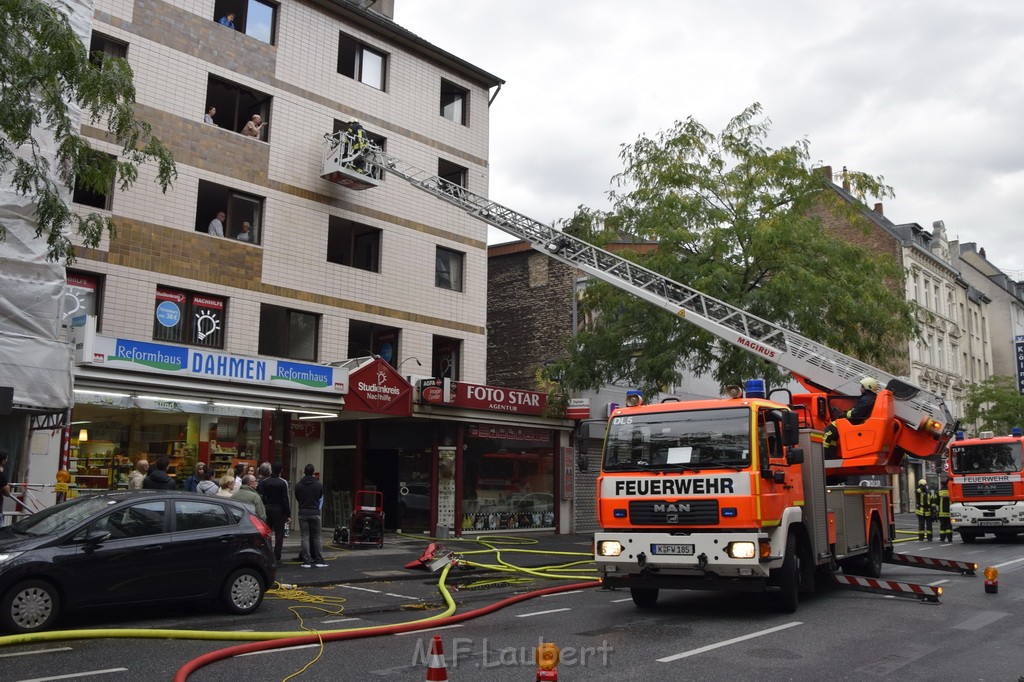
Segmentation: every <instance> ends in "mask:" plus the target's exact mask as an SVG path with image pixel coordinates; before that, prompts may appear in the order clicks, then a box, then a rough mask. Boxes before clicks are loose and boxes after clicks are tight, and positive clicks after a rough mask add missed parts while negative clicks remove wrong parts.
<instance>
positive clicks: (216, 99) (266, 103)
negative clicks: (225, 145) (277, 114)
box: [200, 76, 274, 142]
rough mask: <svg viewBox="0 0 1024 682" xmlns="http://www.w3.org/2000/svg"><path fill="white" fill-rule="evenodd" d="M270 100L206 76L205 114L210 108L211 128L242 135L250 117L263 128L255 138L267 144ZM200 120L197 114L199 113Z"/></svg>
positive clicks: (247, 89)
mask: <svg viewBox="0 0 1024 682" xmlns="http://www.w3.org/2000/svg"><path fill="white" fill-rule="evenodd" d="M273 99H274V98H273V97H271V96H270V95H267V94H265V93H262V92H259V91H257V90H253V89H251V88H247V87H244V86H241V85H238V84H237V83H232V82H230V81H226V80H222V79H220V78H217V77H216V76H209V77H208V78H207V81H206V111H209V109H210V107H214V108H215V109H216V110H217V113H215V114H213V123H214V125H216V126H218V127H221V128H226V129H228V130H233V131H235V132H236V133H240V132H242V128H244V127H245V124H246V123H248V122H249V121H250V120H252V117H253V116H259V117H260V120H261V121H262V122H264V123H266V124H267V125H265V126H263V129H262V130H261V131H260V136H259V138H258V139H260V140H263V141H264V142H270V125H269V124H270V104H271V102H272V101H273ZM200 117H201V114H200Z"/></svg>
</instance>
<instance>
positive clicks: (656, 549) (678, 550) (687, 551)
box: [651, 545, 693, 556]
mask: <svg viewBox="0 0 1024 682" xmlns="http://www.w3.org/2000/svg"><path fill="white" fill-rule="evenodd" d="M651 554H677V555H679V554H681V555H685V556H693V545H651Z"/></svg>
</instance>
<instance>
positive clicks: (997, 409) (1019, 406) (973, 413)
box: [964, 376, 1024, 436]
mask: <svg viewBox="0 0 1024 682" xmlns="http://www.w3.org/2000/svg"><path fill="white" fill-rule="evenodd" d="M964 421H965V422H966V423H968V424H978V425H979V427H980V430H982V431H994V432H996V433H997V434H1000V435H1006V434H1008V433H1010V429H1011V428H1013V427H1014V426H1019V427H1021V428H1024V395H1022V394H1021V392H1020V389H1019V388H1018V387H1017V379H1016V377H1009V376H995V377H989V378H988V379H985V380H984V381H982V382H981V383H980V384H970V385H968V387H967V397H966V404H965V406H964ZM974 435H975V436H976V435H978V434H974Z"/></svg>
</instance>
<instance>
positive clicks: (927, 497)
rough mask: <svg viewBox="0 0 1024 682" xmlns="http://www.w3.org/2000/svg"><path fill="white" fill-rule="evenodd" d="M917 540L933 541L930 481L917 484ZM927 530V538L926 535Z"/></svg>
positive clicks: (922, 480)
mask: <svg viewBox="0 0 1024 682" xmlns="http://www.w3.org/2000/svg"><path fill="white" fill-rule="evenodd" d="M916 493H917V500H916V502H917V509H915V510H914V512H915V513H916V514H917V539H918V540H922V541H923V540H928V542H931V541H932V509H933V506H932V494H931V491H929V490H928V481H926V480H924V479H923V478H922V479H921V480H920V481H918V482H917V491H916ZM925 529H927V536H926V535H925Z"/></svg>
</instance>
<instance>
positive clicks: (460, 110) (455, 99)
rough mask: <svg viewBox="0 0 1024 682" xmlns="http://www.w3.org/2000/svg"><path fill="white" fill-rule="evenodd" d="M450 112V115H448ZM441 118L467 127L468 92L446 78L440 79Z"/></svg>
mask: <svg viewBox="0 0 1024 682" xmlns="http://www.w3.org/2000/svg"><path fill="white" fill-rule="evenodd" d="M449 112H451V115H449ZM440 114H441V118H446V119H448V120H449V121H451V122H453V123H458V124H459V125H463V126H467V127H468V126H469V90H468V89H467V88H464V87H462V86H461V85H459V84H458V83H454V82H452V81H450V80H448V79H446V78H442V79H441V111H440Z"/></svg>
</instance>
